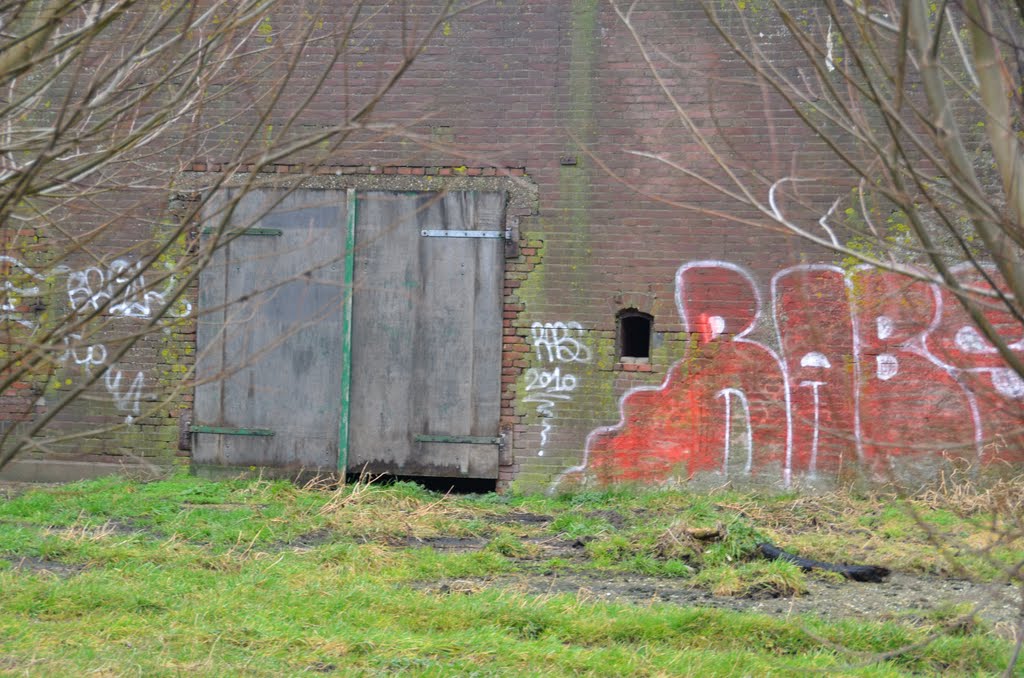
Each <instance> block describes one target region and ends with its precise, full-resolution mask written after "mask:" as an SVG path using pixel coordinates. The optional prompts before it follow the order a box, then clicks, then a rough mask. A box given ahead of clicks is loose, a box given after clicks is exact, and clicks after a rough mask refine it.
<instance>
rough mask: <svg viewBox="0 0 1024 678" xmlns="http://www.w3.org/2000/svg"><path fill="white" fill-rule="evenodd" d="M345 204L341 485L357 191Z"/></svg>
mask: <svg viewBox="0 0 1024 678" xmlns="http://www.w3.org/2000/svg"><path fill="white" fill-rule="evenodd" d="M345 202H346V205H345V207H346V209H345V212H346V216H347V221H348V223H347V224H346V229H347V231H346V233H345V282H344V290H345V308H344V310H343V311H342V313H343V315H344V318H343V320H342V322H343V323H344V326H343V329H342V336H341V415H340V417H339V423H338V471H339V472H340V473H341V480H342V482H344V481H345V470H346V469H347V468H348V422H349V405H350V402H351V390H352V297H353V296H354V292H355V290H354V289H353V286H352V281H353V279H354V277H355V256H356V189H354V188H350V189H348V191H347V193H346V195H345Z"/></svg>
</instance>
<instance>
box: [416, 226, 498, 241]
mask: <svg viewBox="0 0 1024 678" xmlns="http://www.w3.org/2000/svg"><path fill="white" fill-rule="evenodd" d="M420 235H422V236H423V237H424V238H499V239H500V238H504V237H505V234H504V233H503V232H502V231H447V230H444V229H440V228H424V229H423V230H422V231H420Z"/></svg>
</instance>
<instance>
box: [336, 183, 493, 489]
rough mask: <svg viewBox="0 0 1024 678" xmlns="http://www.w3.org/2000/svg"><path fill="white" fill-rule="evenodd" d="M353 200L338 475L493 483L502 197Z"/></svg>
mask: <svg viewBox="0 0 1024 678" xmlns="http://www.w3.org/2000/svg"><path fill="white" fill-rule="evenodd" d="M358 204H359V206H358V209H357V211H356V212H357V216H356V246H355V279H354V289H355V294H354V303H353V309H352V384H351V410H350V412H349V417H350V422H349V431H350V433H349V441H348V471H349V472H350V473H358V472H360V471H362V470H364V469H365V470H367V471H369V472H373V473H393V474H396V475H411V476H442V477H466V478H497V475H498V448H499V417H500V410H501V341H502V318H501V304H502V280H503V268H502V267H503V263H504V258H503V257H504V240H503V238H504V236H505V233H504V231H503V228H504V223H505V220H504V209H505V197H504V194H503V193H481V192H453V193H448V194H444V195H438V194H433V193H394V192H384V191H378V192H367V193H360V194H359V201H358Z"/></svg>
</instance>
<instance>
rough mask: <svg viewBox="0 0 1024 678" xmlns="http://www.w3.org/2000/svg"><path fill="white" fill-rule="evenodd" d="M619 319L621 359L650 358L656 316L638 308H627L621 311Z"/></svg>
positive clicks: (618, 342)
mask: <svg viewBox="0 0 1024 678" xmlns="http://www.w3.org/2000/svg"><path fill="white" fill-rule="evenodd" d="M617 320H618V322H617V325H618V335H619V336H618V341H617V345H618V348H619V359H622V358H633V359H642V360H650V357H651V329H652V328H653V327H654V316H652V315H650V314H647V313H644V312H642V311H638V310H636V309H626V310H623V311H619V314H618V318H617Z"/></svg>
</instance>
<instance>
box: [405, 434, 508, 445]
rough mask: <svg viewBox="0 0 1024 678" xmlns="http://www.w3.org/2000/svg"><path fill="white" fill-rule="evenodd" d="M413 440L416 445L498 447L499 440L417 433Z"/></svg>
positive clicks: (486, 437)
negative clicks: (438, 444) (459, 444)
mask: <svg viewBox="0 0 1024 678" xmlns="http://www.w3.org/2000/svg"><path fill="white" fill-rule="evenodd" d="M413 440H415V441H416V442H418V443H463V444H469V445H500V444H501V438H500V437H498V438H492V437H489V436H445V435H425V434H423V433H417V434H416V435H415V436H413Z"/></svg>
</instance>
